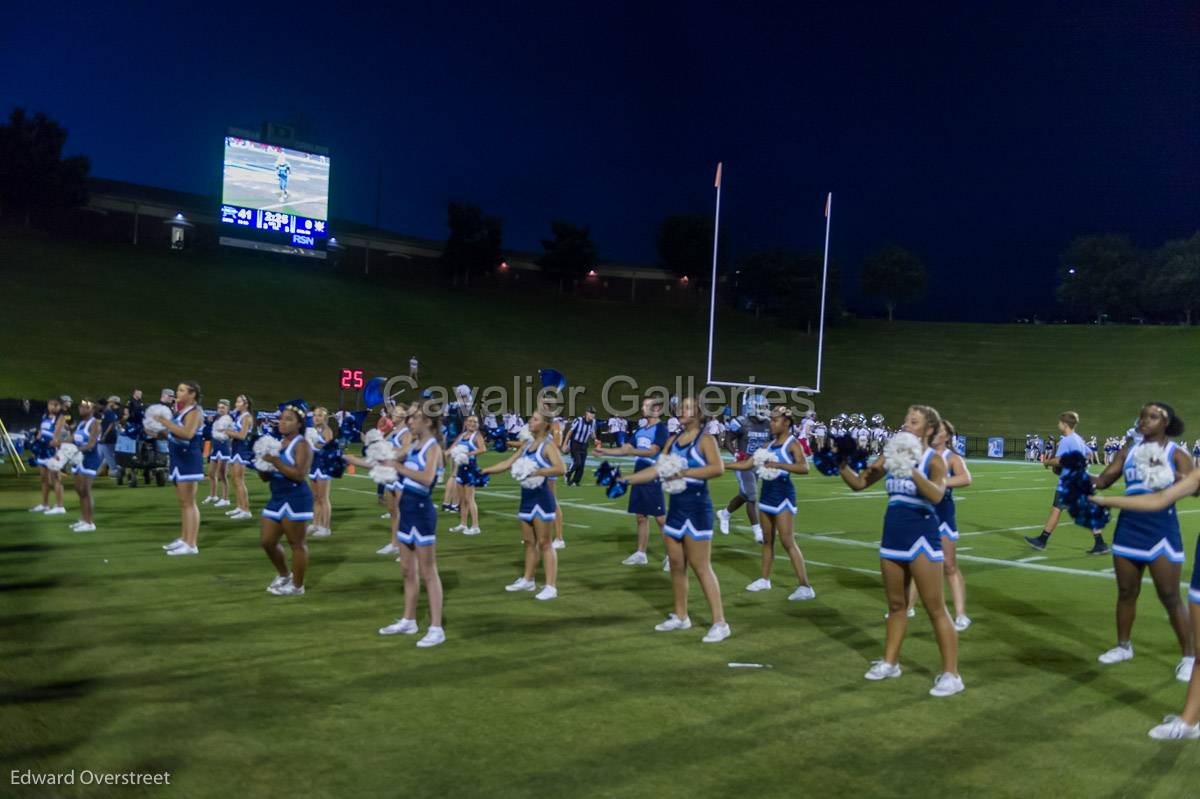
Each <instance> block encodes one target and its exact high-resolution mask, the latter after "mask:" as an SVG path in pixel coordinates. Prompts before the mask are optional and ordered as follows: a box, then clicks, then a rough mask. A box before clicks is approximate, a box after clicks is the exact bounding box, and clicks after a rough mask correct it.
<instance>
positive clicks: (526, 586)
mask: <svg viewBox="0 0 1200 799" xmlns="http://www.w3.org/2000/svg"><path fill="white" fill-rule="evenodd" d="M535 588H537V584H536V583H534V582H533V580H526V579H525V578H524V577H518V578H517V580H516V582H513V583H509V584H508V585H506V586H504V590H505V591H508V592H509V593H515V592H517V591H532V590H533V589H535Z"/></svg>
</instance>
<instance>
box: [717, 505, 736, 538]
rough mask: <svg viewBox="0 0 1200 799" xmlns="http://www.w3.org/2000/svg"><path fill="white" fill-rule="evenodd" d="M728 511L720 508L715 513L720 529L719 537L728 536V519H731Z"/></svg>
mask: <svg viewBox="0 0 1200 799" xmlns="http://www.w3.org/2000/svg"><path fill="white" fill-rule="evenodd" d="M732 515H733V514H731V513H730V512H729V511H727V510H725V509H724V508H721V509H720V510H719V511H717V524H718V525H719V526H720V528H721V535H729V519H730V518H731V517H732Z"/></svg>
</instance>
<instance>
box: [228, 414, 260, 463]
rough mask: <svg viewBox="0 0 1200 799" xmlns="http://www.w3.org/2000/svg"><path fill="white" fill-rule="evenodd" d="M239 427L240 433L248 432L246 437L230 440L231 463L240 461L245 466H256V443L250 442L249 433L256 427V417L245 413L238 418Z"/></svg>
mask: <svg viewBox="0 0 1200 799" xmlns="http://www.w3.org/2000/svg"><path fill="white" fill-rule="evenodd" d="M237 429H238V432H239V433H246V434H247V435H246V437H245V438H241V439H237V438H232V439H230V440H229V444H230V456H229V460H230V462H231V463H240V464H242V465H244V466H249V467H251V468H253V467H254V444H252V443H251V442H250V436H249V433H250V431H251V430H253V429H254V417H253V416H251V415H250V414H248V413H243V414H242V415H241V416H239V417H238V418H237Z"/></svg>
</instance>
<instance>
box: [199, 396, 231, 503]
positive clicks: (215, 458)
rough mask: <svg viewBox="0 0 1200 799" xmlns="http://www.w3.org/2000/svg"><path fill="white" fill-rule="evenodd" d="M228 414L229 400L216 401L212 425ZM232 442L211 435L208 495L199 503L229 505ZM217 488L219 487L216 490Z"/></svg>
mask: <svg viewBox="0 0 1200 799" xmlns="http://www.w3.org/2000/svg"><path fill="white" fill-rule="evenodd" d="M228 414H229V400H227V399H223V400H218V401H217V415H216V417H215V418H214V419H213V425H212V426H213V427H215V426H216V424H217V422H218V421H220V420H221V419H223V418H224V417H225V416H227V415H228ZM232 451H233V448H232V442H230V440H229V439H228V438H226V439H225V440H224V441H218V440H217V438H216V436H212V437H211V439H210V441H209V450H208V496H207V497H205V498H204V501H203V502H202V503H200V504H202V505H207V504H208V503H210V502H211V503H213V507H216V508H228V507H229V459H230V457H231V456H232ZM218 488H219V489H220V490H219V491H218Z"/></svg>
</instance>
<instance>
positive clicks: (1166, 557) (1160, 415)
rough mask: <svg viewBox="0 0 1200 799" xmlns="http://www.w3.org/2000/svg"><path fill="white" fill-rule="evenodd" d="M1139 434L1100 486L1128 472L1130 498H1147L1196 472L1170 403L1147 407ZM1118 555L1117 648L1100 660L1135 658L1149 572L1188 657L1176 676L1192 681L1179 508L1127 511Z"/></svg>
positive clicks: (1120, 524) (1116, 541)
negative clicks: (1144, 580)
mask: <svg viewBox="0 0 1200 799" xmlns="http://www.w3.org/2000/svg"><path fill="white" fill-rule="evenodd" d="M1137 432H1138V433H1139V434H1140V435H1141V441H1140V442H1136V443H1129V444H1127V445H1126V446H1125V447H1124V448H1123V449H1122V450H1121V452H1120V453H1119V457H1117V458H1116V459H1114V461H1113V462H1112V463H1111V464H1109V465H1108V466H1107V467H1106V468H1105V469H1104V471H1103V472H1101V473H1100V475H1099V476H1097V477H1096V478H1094V479H1093V482H1094V483H1095V485H1096V488H1099V489H1104V488H1108V487H1109V486H1111V485H1112V484H1113V483H1115V482H1116V481H1117V480H1118V479H1120V477H1121V476H1122V473H1123V474H1124V477H1125V494H1126V495H1128V496H1135V495H1138V494H1147V493H1149V492H1151V491H1154V490H1158V489H1162V488H1166V487H1167V486H1169V485H1171V484H1172V483H1174V482H1176V481H1178V480H1181V479H1183V478H1184V477H1186V476H1187V475H1188V474H1189V473H1190V472H1191V471H1192V469H1193V466H1192V459H1191V458H1190V457H1189V456H1188V453H1187V451H1186V450H1185V449H1184V448H1183V447H1179V446H1176V444H1175V442H1173V441H1171V440H1170V439H1172V438H1177V437H1179V436H1181V435H1183V421H1182V420H1181V419H1180V418H1179V417H1178V416H1176V415H1175V410H1174V409H1173V408H1172V407H1171V406H1170V405H1167V404H1166V403H1163V402H1152V403H1149V404H1148V405H1145V406H1144V407H1143V408H1142V410H1141V412H1140V413H1139V415H1138V421H1137ZM1112 552H1113V570H1114V572H1115V573H1116V578H1117V645H1116V646H1115V647H1113V648H1112V649H1110V650H1108V651H1107V652H1105V653H1104V654H1102V655H1100V658H1099V660H1100V662H1101V663H1104V664H1106V665H1110V664H1113V663H1120V662H1122V661H1125V660H1132V659H1133V644H1132V643H1131V639H1132V633H1133V620H1134V617H1135V615H1136V614H1137V601H1138V595H1139V594H1140V593H1141V590H1142V577H1143V575H1144V573H1145V572H1146V571H1147V570H1149V572H1150V578H1151V579H1152V580H1153V581H1154V588H1155V590H1156V591H1157V593H1158V599H1159V601H1160V602H1162V605H1163V608H1164V609H1165V610H1166V611H1167V618H1168V619H1169V620H1170V622H1171V627H1172V629H1173V630H1174V631H1175V638H1176V640H1178V642H1179V648H1180V650H1181V651H1182V653H1183V654H1182V659H1181V660H1180V661H1179V664H1178V665H1177V666H1176V667H1175V676H1176V678H1178V679H1179V680H1180V681H1182V682H1187V681H1188V680H1190V679H1191V677H1192V666H1193V665H1194V663H1195V660H1196V658H1195V649H1194V648H1193V647H1194V642H1193V639H1192V632H1191V629H1190V628H1189V625H1188V618H1187V615H1188V614H1187V609H1186V608H1185V607H1184V603H1183V599H1182V597H1181V596H1180V593H1179V578H1180V573H1181V572H1182V569H1183V560H1184V553H1183V539H1182V537H1181V536H1180V531H1179V517H1178V516H1177V515H1176V513H1175V506H1174V505H1169V506H1167V507H1165V508H1163V509H1162V510H1159V511H1157V512H1153V513H1151V512H1146V511H1137V510H1128V509H1126V510H1123V511H1121V514H1120V516H1118V517H1117V528H1116V531H1115V532H1114V533H1113V543H1112Z"/></svg>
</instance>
